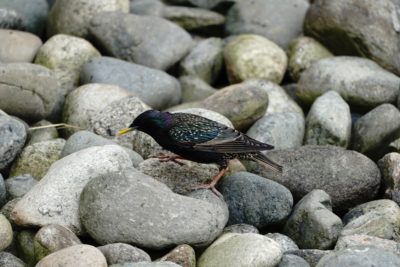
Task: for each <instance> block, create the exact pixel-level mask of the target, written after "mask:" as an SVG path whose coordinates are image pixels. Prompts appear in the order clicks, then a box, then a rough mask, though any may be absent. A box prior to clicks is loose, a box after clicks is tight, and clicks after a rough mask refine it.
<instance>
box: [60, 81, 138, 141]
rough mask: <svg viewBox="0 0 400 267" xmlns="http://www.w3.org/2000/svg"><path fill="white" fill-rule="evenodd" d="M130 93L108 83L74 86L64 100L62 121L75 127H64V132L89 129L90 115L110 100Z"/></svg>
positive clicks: (68, 133) (109, 102) (102, 107)
mask: <svg viewBox="0 0 400 267" xmlns="http://www.w3.org/2000/svg"><path fill="white" fill-rule="evenodd" d="M130 95H132V93H130V92H129V91H127V90H125V89H123V88H121V87H119V86H116V85H109V84H98V83H91V84H86V85H83V86H80V87H78V88H76V89H75V90H73V91H72V92H71V93H70V94H68V96H67V98H66V100H65V104H64V111H63V121H64V122H65V123H67V124H70V125H73V126H75V127H77V128H66V129H64V134H65V135H66V137H69V136H71V135H72V134H73V133H76V132H78V131H79V130H80V129H82V130H87V129H89V127H90V119H91V117H92V116H95V115H96V114H97V113H98V112H100V111H101V110H102V109H104V108H105V107H106V106H107V105H109V104H111V103H112V102H114V101H116V100H120V99H123V98H125V97H128V96H130Z"/></svg>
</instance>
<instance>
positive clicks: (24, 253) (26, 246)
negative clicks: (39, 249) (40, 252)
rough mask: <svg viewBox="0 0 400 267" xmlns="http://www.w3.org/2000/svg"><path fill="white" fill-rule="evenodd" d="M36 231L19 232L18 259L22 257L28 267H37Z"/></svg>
mask: <svg viewBox="0 0 400 267" xmlns="http://www.w3.org/2000/svg"><path fill="white" fill-rule="evenodd" d="M35 234H36V231H34V230H27V229H25V230H22V231H20V232H17V235H16V243H17V244H16V246H17V248H18V257H20V258H21V259H22V260H23V261H24V262H25V263H26V265H28V266H35V264H36V259H35V247H34V238H35Z"/></svg>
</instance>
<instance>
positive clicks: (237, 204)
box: [218, 172, 293, 228]
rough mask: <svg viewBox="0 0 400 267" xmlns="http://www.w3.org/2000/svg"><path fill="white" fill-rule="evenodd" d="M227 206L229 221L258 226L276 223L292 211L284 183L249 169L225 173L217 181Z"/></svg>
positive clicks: (290, 197) (290, 196)
mask: <svg viewBox="0 0 400 267" xmlns="http://www.w3.org/2000/svg"><path fill="white" fill-rule="evenodd" d="M218 189H219V190H220V192H221V193H222V195H224V199H225V201H226V203H227V204H228V208H229V221H228V223H229V224H237V223H246V224H251V225H254V226H255V227H257V228H263V227H266V226H269V225H273V224H278V223H280V222H282V221H283V220H284V219H286V217H288V216H289V214H290V212H291V211H292V206H293V197H292V194H291V193H290V191H289V190H288V189H286V188H285V187H284V186H282V185H280V184H278V183H276V182H273V181H271V180H268V179H265V178H263V177H260V176H258V175H255V174H252V173H248V172H236V173H234V174H232V175H229V176H227V177H224V178H223V179H222V180H221V182H220V183H219V185H218Z"/></svg>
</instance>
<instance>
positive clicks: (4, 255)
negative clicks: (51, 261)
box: [0, 251, 26, 267]
mask: <svg viewBox="0 0 400 267" xmlns="http://www.w3.org/2000/svg"><path fill="white" fill-rule="evenodd" d="M0 266H7V267H25V266H26V265H25V263H24V262H23V261H22V260H20V259H19V258H17V257H15V256H14V255H13V254H11V253H8V252H4V251H3V252H0Z"/></svg>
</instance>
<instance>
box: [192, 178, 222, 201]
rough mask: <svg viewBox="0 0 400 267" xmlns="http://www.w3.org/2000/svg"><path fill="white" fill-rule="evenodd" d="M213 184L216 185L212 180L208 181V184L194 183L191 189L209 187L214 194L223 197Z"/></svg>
mask: <svg viewBox="0 0 400 267" xmlns="http://www.w3.org/2000/svg"><path fill="white" fill-rule="evenodd" d="M215 185H216V183H214V181H212V182H211V183H208V184H200V185H196V186H195V187H193V190H198V189H211V191H213V192H214V194H216V195H217V196H218V197H223V196H222V194H221V193H220V192H219V191H218V190H217V189H216V188H215Z"/></svg>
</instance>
